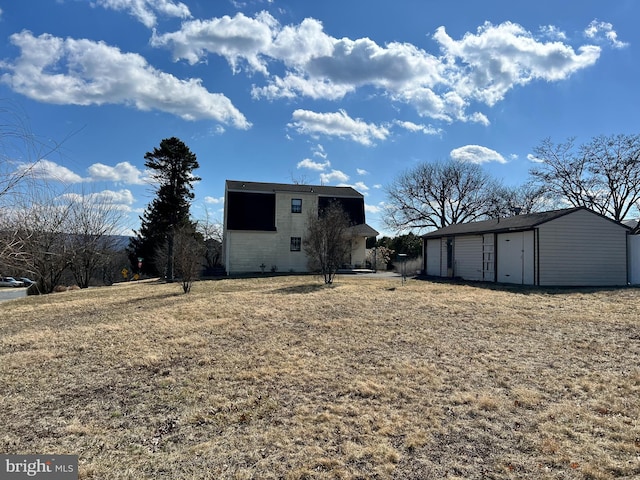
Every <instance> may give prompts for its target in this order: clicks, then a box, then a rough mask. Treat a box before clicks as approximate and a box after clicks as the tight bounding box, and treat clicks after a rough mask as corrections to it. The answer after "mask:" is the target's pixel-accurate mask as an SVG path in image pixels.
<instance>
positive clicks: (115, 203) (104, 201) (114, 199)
mask: <svg viewBox="0 0 640 480" xmlns="http://www.w3.org/2000/svg"><path fill="white" fill-rule="evenodd" d="M61 198H63V199H67V200H71V201H73V202H83V203H84V202H88V203H89V204H94V205H110V206H112V207H114V208H115V209H116V210H119V211H124V212H130V211H131V205H133V203H134V202H135V198H134V197H133V194H132V193H131V191H130V190H127V189H123V190H118V191H114V190H102V191H100V192H95V193H89V194H84V195H82V194H79V193H65V194H63V195H61Z"/></svg>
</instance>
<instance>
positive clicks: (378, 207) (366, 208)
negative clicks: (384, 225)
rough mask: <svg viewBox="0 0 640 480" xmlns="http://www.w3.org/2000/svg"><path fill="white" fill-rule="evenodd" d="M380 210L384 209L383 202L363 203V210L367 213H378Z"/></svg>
mask: <svg viewBox="0 0 640 480" xmlns="http://www.w3.org/2000/svg"><path fill="white" fill-rule="evenodd" d="M382 210H384V202H380V203H379V204H377V205H368V204H366V203H365V205H364V211H365V212H367V213H371V214H376V213H380V212H381V211H382Z"/></svg>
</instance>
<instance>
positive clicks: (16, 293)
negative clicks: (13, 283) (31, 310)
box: [0, 287, 27, 302]
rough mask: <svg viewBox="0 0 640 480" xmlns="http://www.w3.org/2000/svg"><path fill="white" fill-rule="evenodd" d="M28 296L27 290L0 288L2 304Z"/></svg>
mask: <svg viewBox="0 0 640 480" xmlns="http://www.w3.org/2000/svg"><path fill="white" fill-rule="evenodd" d="M26 296H27V289H26V288H12V287H1V288H0V302H3V301H5V300H13V299H14V298H21V297H26Z"/></svg>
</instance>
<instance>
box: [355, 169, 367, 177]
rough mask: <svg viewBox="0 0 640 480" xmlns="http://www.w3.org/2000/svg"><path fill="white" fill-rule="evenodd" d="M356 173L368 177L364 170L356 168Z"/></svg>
mask: <svg viewBox="0 0 640 480" xmlns="http://www.w3.org/2000/svg"><path fill="white" fill-rule="evenodd" d="M356 173H357V174H358V175H369V172H367V171H366V170H365V169H363V168H357V169H356Z"/></svg>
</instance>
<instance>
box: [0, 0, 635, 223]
mask: <svg viewBox="0 0 640 480" xmlns="http://www.w3.org/2000/svg"><path fill="white" fill-rule="evenodd" d="M0 11H1V12H0V38H2V42H1V43H0V99H2V100H3V101H4V102H10V105H15V106H18V107H17V108H19V110H20V111H21V112H22V114H23V115H24V116H25V117H27V118H28V121H29V123H30V128H31V130H32V131H33V133H34V134H35V135H37V136H38V137H39V138H40V139H42V140H43V141H44V142H45V143H47V142H48V143H49V144H51V145H53V144H56V143H59V144H61V145H60V147H59V148H58V149H57V150H56V151H55V152H54V153H52V154H50V155H48V156H47V157H46V158H45V160H44V161H43V162H41V164H40V165H39V167H38V173H39V175H40V176H42V177H43V178H47V179H49V180H50V181H51V182H52V184H56V185H58V187H59V188H60V189H61V191H65V192H73V191H83V192H85V194H86V193H87V192H90V194H92V195H96V196H99V197H100V198H103V199H105V200H106V201H109V202H112V203H113V204H114V205H115V206H116V208H118V209H121V210H122V211H123V212H125V213H126V215H127V218H128V220H127V221H126V222H125V226H124V230H128V232H130V229H132V228H133V229H135V228H137V227H138V226H139V221H138V216H139V215H140V214H141V213H142V211H143V210H144V208H145V206H146V205H147V204H148V203H149V201H150V200H151V199H152V198H153V188H152V186H150V185H149V184H148V182H147V181H146V173H145V171H144V154H145V152H147V151H151V150H153V148H154V147H157V146H158V145H159V144H160V141H161V140H162V139H163V138H168V137H172V136H175V137H178V138H180V139H181V140H183V141H184V142H185V143H186V144H187V145H188V146H189V148H190V149H191V150H192V151H193V152H194V153H195V154H196V155H197V157H198V161H199V163H200V166H201V168H200V169H199V170H198V171H197V172H196V173H197V174H198V175H199V176H200V177H202V181H201V182H199V183H198V184H197V185H196V188H195V194H196V198H195V201H194V204H193V207H192V213H193V215H194V217H196V218H203V216H204V211H205V209H206V210H208V212H209V214H210V216H212V217H213V218H217V219H221V218H222V208H223V203H222V199H223V195H224V181H225V180H226V179H233V180H249V181H262V182H283V183H289V182H291V181H293V180H296V181H304V182H305V183H312V184H320V183H323V184H326V185H351V186H354V187H355V188H356V189H358V190H359V191H360V192H362V193H363V194H365V196H366V200H365V201H366V208H367V219H368V223H369V224H371V225H372V226H373V227H374V228H376V229H377V230H379V231H381V232H385V233H390V232H387V231H386V229H385V227H384V225H383V221H382V207H383V206H384V202H385V197H386V196H385V190H384V189H385V186H386V185H388V184H389V183H390V182H391V181H392V180H393V178H394V177H395V176H396V175H398V174H399V173H400V172H402V171H404V170H406V169H408V168H411V167H412V166H414V165H416V164H417V163H420V162H424V161H430V160H444V159H448V158H456V159H458V160H460V161H467V162H474V163H479V164H482V165H483V168H485V169H486V170H487V171H488V172H489V173H491V174H492V175H493V176H494V177H496V178H498V179H501V180H503V181H504V182H505V183H506V184H510V185H518V184H520V183H522V182H523V181H525V180H526V177H527V173H528V171H529V169H530V168H531V167H532V166H533V165H534V162H535V158H534V157H532V155H531V153H532V150H533V147H535V146H536V145H537V144H538V143H539V142H540V141H541V140H542V139H544V138H546V137H551V138H552V139H553V140H555V141H563V140H565V139H566V138H567V137H574V136H575V137H577V140H578V142H582V141H587V140H589V139H590V138H591V137H593V136H596V135H600V134H613V133H638V132H639V131H640V128H639V122H640V120H639V115H638V107H640V88H638V82H639V80H638V79H639V78H640V55H639V52H638V48H639V47H640V33H639V29H638V28H637V21H638V19H640V2H636V1H635V0H614V1H611V0H609V1H594V0H583V1H580V2H578V1H567V2H559V1H557V0H555V1H547V0H539V1H537V2H515V1H513V0H510V1H503V0H498V1H488V2H479V1H476V0H461V1H455V2H442V1H435V0H434V1H432V0H394V1H393V2H384V1H372V0H351V1H350V0H347V1H344V0H342V1H335V0H323V1H314V2H311V1H309V2H307V1H300V0H299V1H293V0H288V1H284V0H270V1H266V0H265V1H258V0H256V1H252V0H246V1H230V0H216V1H211V0H198V1H183V2H178V1H174V0H87V1H83V0H58V1H52V0H28V1H23V2H15V1H13V0H0ZM28 157H29V156H28V155H25V156H22V157H21V156H20V155H16V156H15V157H14V158H11V159H10V162H11V163H12V165H15V168H17V169H18V168H24V166H25V165H26V164H28V163H29V162H30V161H33V158H28Z"/></svg>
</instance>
